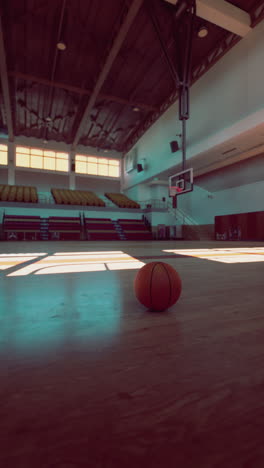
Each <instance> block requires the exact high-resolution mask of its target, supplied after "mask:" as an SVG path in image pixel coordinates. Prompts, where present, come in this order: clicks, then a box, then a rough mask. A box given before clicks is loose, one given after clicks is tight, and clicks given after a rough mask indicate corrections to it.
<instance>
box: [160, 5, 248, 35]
mask: <svg viewBox="0 0 264 468" xmlns="http://www.w3.org/2000/svg"><path fill="white" fill-rule="evenodd" d="M165 1H166V2H168V3H171V4H173V5H177V4H178V1H179V0H165ZM188 1H189V0H183V1H182V3H185V4H186V6H187V4H188ZM196 14H197V16H199V17H200V18H202V19H204V20H206V21H209V22H210V23H213V24H216V25H217V26H220V27H221V28H223V29H226V30H227V31H230V32H232V33H233V34H237V36H240V37H244V36H246V35H247V34H248V33H249V31H250V30H251V26H250V25H251V18H250V14H249V13H247V12H246V11H244V10H241V8H238V7H236V6H235V5H232V4H231V3H229V2H227V1H226V0H196Z"/></svg>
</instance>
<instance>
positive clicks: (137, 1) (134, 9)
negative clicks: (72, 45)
mask: <svg viewBox="0 0 264 468" xmlns="http://www.w3.org/2000/svg"><path fill="white" fill-rule="evenodd" d="M142 3H143V0H133V2H132V3H131V5H130V7H129V10H128V13H127V16H126V18H125V20H124V22H123V24H122V26H121V27H120V29H119V32H118V34H117V36H116V38H115V41H114V43H113V46H112V47H111V49H110V52H109V54H108V56H107V58H106V61H105V63H104V66H103V68H102V70H101V73H100V74H99V77H98V79H97V82H96V85H95V87H94V89H93V92H92V94H91V96H90V98H89V101H88V103H87V106H86V108H85V110H84V113H83V115H82V117H81V120H80V122H79V125H78V127H77V130H76V133H75V136H74V138H73V144H72V149H73V150H74V149H75V148H76V145H77V144H78V141H79V139H80V137H81V133H82V128H83V125H84V123H85V121H86V119H87V117H88V115H89V114H90V113H91V111H92V108H93V106H94V104H95V102H96V99H97V97H98V95H99V92H100V90H101V88H102V86H103V84H104V82H105V80H106V78H107V76H108V74H109V71H110V69H111V67H112V65H113V62H114V60H115V58H116V56H117V55H118V53H119V51H120V49H121V47H122V45H123V43H124V41H125V39H126V36H127V34H128V31H129V29H130V27H131V25H132V23H133V21H134V19H135V17H136V16H137V13H138V11H139V9H140V7H141V6H142Z"/></svg>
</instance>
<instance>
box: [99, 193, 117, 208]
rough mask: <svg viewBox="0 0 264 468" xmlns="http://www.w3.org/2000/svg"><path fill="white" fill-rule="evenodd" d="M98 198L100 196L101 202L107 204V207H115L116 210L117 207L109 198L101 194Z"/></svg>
mask: <svg viewBox="0 0 264 468" xmlns="http://www.w3.org/2000/svg"><path fill="white" fill-rule="evenodd" d="M98 196H99V198H100V199H101V200H103V201H104V202H105V206H111V207H113V208H114V207H115V208H116V205H115V204H114V203H113V202H112V201H111V200H109V198H107V197H106V196H105V195H101V194H100V195H98Z"/></svg>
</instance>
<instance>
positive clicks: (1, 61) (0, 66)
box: [0, 14, 14, 141]
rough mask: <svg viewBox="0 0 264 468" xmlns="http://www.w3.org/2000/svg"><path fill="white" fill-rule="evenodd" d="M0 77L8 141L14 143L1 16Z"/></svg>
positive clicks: (0, 19) (0, 17)
mask: <svg viewBox="0 0 264 468" xmlns="http://www.w3.org/2000/svg"><path fill="white" fill-rule="evenodd" d="M0 76H1V84H2V92H3V101H4V106H5V111H6V122H7V130H8V136H9V141H14V127H13V119H12V111H11V101H10V90H9V83H8V74H7V67H6V52H5V45H4V35H3V25H2V16H1V14H0Z"/></svg>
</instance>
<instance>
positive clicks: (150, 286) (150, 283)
mask: <svg viewBox="0 0 264 468" xmlns="http://www.w3.org/2000/svg"><path fill="white" fill-rule="evenodd" d="M155 267H156V264H155V265H154V266H153V268H152V270H151V276H150V282H149V289H150V290H149V296H150V309H152V294H151V292H152V277H153V272H154V269H155Z"/></svg>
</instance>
